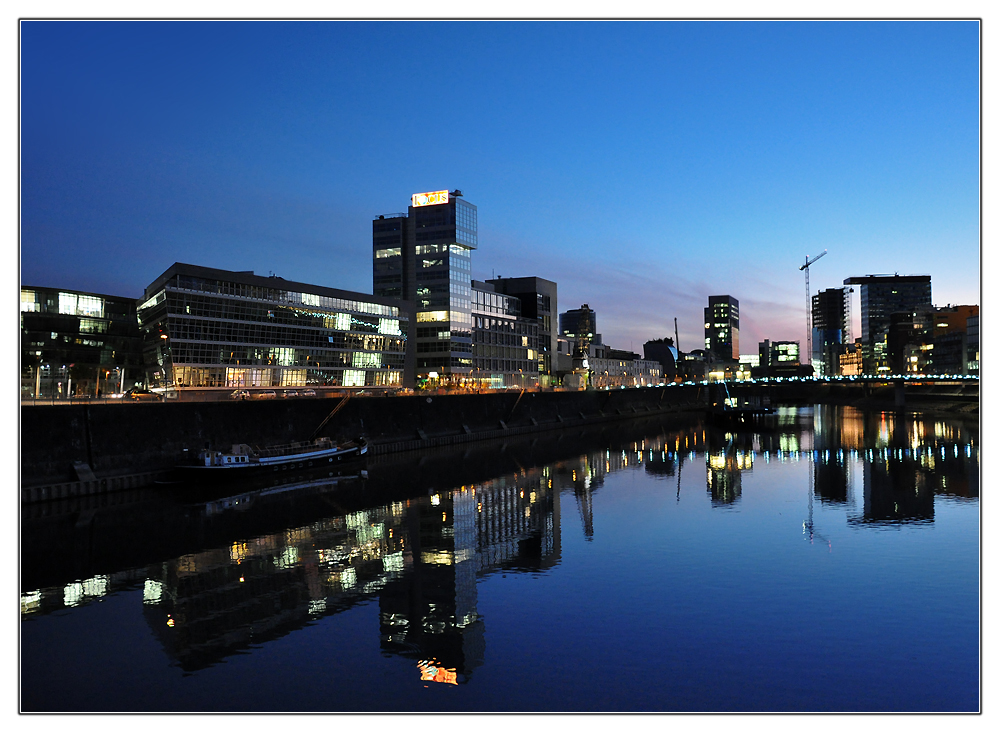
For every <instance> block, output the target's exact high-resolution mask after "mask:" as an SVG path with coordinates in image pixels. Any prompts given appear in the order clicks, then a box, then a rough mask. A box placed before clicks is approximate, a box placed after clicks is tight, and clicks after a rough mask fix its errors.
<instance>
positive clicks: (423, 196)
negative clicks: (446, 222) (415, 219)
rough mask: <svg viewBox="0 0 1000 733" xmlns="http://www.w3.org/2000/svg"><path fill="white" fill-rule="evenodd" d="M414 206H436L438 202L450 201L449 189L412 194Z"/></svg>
mask: <svg viewBox="0 0 1000 733" xmlns="http://www.w3.org/2000/svg"><path fill="white" fill-rule="evenodd" d="M412 199H413V205H414V206H434V205H436V204H446V203H448V192H447V191H428V192H427V193H415V194H413V196H412Z"/></svg>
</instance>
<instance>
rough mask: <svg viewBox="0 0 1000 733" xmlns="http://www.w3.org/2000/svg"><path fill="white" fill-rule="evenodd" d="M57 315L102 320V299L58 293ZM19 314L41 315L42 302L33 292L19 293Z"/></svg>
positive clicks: (23, 291)
mask: <svg viewBox="0 0 1000 733" xmlns="http://www.w3.org/2000/svg"><path fill="white" fill-rule="evenodd" d="M58 297H59V301H58V302H59V311H58V312H59V313H60V314H62V315H67V316H90V317H92V318H104V298H99V297H97V296H96V295H80V294H78V293H59V296H58ZM21 312H22V313H41V312H42V300H41V298H39V296H38V293H36V292H35V291H34V290H22V291H21Z"/></svg>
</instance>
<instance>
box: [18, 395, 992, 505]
mask: <svg viewBox="0 0 1000 733" xmlns="http://www.w3.org/2000/svg"><path fill="white" fill-rule="evenodd" d="M729 388H730V392H731V394H732V395H733V396H735V397H746V396H750V395H754V394H761V395H767V396H768V398H769V400H770V402H771V404H773V405H777V404H815V403H828V404H853V405H857V406H859V407H866V408H872V409H921V410H942V411H947V412H956V413H972V414H976V413H977V412H978V406H979V385H978V382H976V383H966V384H955V383H942V384H933V383H927V384H923V385H913V384H906V385H905V386H902V385H892V384H885V383H882V384H879V383H872V384H861V383H830V384H822V383H810V382H799V383H781V384H774V385H770V386H767V387H762V386H760V385H756V386H755V385H749V384H748V385H734V384H730V385H729ZM706 398H707V390H706V388H705V387H701V386H697V385H688V386H684V385H677V386H671V387H644V388H638V389H623V390H611V391H586V392H524V393H523V394H522V393H520V392H517V391H509V392H496V393H488V394H449V395H436V394H431V395H428V394H417V395H411V396H396V397H378V396H364V397H353V398H351V399H350V400H348V401H347V403H346V404H344V406H343V407H342V408H341V409H340V410H339V411H338V412H337V413H336V414H335V415H334V416H333V417H332V418H331V419H330V420H329V421H328V422H327V424H326V425H325V426H323V429H322V430H321V431H320V432H319V433H318V435H323V436H329V437H331V438H334V439H335V440H340V439H350V438H355V437H357V436H359V435H364V436H366V437H367V438H368V440H369V443H370V444H371V452H372V453H373V454H376V455H377V454H383V453H391V452H398V451H405V450H420V449H425V448H430V447H435V446H445V445H453V444H457V443H465V442H469V441H479V440H489V439H497V438H504V437H508V436H515V435H521V434H525V433H532V432H536V431H538V430H550V429H558V428H563V427H574V426H578V425H583V424H590V423H598V422H605V421H613V420H632V419H636V418H641V417H645V416H649V415H652V414H658V413H666V412H677V411H690V410H700V409H702V407H704V405H705V402H706ZM339 402H340V400H339V399H336V398H332V399H330V398H327V399H323V398H317V399H301V398H299V399H288V400H281V399H277V400H267V401H242V402H177V403H169V402H168V403H152V404H151V403H143V404H113V403H104V404H90V405H79V404H72V405H37V406H36V405H32V406H23V407H22V408H21V425H20V428H21V432H20V469H21V489H22V498H24V497H28V498H27V500H29V501H39V500H49V499H61V498H67V497H70V496H79V495H86V494H92V493H103V492H105V491H112V490H118V489H129V488H134V487H136V486H139V485H141V484H142V482H149V481H151V480H152V478H153V477H154V476H155V475H157V474H158V473H159V472H162V471H164V470H167V469H169V468H170V467H172V466H173V465H175V464H176V463H177V461H178V460H179V459H180V458H181V457H182V455H183V451H184V450H185V449H187V450H188V451H193V452H197V451H199V450H201V449H202V448H204V447H205V446H206V445H209V446H211V447H212V448H217V449H220V448H221V449H228V448H229V447H231V446H232V444H233V443H249V444H251V445H254V444H256V445H268V444H277V443H287V442H291V441H297V440H308V439H309V438H310V437H312V435H313V433H314V431H316V430H317V428H319V426H320V425H321V423H323V421H324V419H326V418H327V416H328V415H329V414H330V412H331V411H332V410H333V409H334V408H335V407H336V406H337V405H338V404H339ZM74 464H78V466H82V467H83V473H82V474H81V473H80V472H78V471H77V469H76V468H74ZM90 470H92V471H93V474H90V473H89V471H90Z"/></svg>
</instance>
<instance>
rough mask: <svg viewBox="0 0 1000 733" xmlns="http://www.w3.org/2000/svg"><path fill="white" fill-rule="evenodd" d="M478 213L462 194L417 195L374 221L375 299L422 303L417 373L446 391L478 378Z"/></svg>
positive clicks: (418, 316) (418, 315) (417, 331)
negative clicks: (474, 359) (474, 294)
mask: <svg viewBox="0 0 1000 733" xmlns="http://www.w3.org/2000/svg"><path fill="white" fill-rule="evenodd" d="M477 219H478V212H477V209H476V207H475V206H474V205H473V204H470V203H469V202H468V201H466V200H465V199H464V198H462V192H461V191H451V192H449V191H431V192H428V193H415V194H413V196H412V197H411V202H410V206H409V209H408V210H407V212H406V213H400V214H389V215H384V216H379V217H378V218H377V219H375V220H374V221H373V222H372V263H373V286H374V292H375V295H378V296H385V297H391V298H401V299H403V300H411V301H414V302H415V304H416V328H415V329H414V331H415V333H413V334H412V335H413V336H415V341H416V372H417V377H418V379H419V378H425V379H426V378H433V379H436V380H438V383H439V384H458V383H460V382H461V381H462V380H464V379H466V378H468V377H469V376H470V375H471V373H472V368H473V365H472V302H471V298H472V251H473V250H474V249H476V248H477V246H478V244H479V242H478V221H477Z"/></svg>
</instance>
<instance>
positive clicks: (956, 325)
mask: <svg viewBox="0 0 1000 733" xmlns="http://www.w3.org/2000/svg"><path fill="white" fill-rule="evenodd" d="M978 315H979V306H976V305H947V306H944V307H935V306H920V307H918V308H915V309H914V310H912V311H908V312H899V313H893V314H891V315H890V317H889V333H888V336H887V339H886V344H887V352H888V362H889V367H890V372H891V373H892V374H966V373H968V371H969V354H968V333H967V330H968V322H969V319H970V318H972V317H978Z"/></svg>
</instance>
